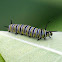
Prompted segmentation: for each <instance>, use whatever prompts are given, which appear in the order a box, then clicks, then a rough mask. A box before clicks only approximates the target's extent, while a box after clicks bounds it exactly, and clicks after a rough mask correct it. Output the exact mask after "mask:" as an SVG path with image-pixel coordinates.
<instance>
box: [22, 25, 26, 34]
mask: <svg viewBox="0 0 62 62" xmlns="http://www.w3.org/2000/svg"><path fill="white" fill-rule="evenodd" d="M25 26H27V25H24V26H23V27H22V34H24V28H25Z"/></svg>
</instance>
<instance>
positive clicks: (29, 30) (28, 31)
mask: <svg viewBox="0 0 62 62" xmlns="http://www.w3.org/2000/svg"><path fill="white" fill-rule="evenodd" d="M30 29H31V27H30V28H29V30H28V36H29V32H30Z"/></svg>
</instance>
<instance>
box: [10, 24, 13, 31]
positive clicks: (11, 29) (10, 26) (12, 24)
mask: <svg viewBox="0 0 62 62" xmlns="http://www.w3.org/2000/svg"><path fill="white" fill-rule="evenodd" d="M12 25H13V24H11V25H10V31H11V32H12Z"/></svg>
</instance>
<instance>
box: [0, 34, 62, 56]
mask: <svg viewBox="0 0 62 62" xmlns="http://www.w3.org/2000/svg"><path fill="white" fill-rule="evenodd" d="M0 35H3V36H6V37H9V38H12V39H15V40H18V41H20V42H23V43H27V44H30V45H32V46H36V47H38V48H41V49H45V50H48V51H51V52H53V53H56V54H59V55H62V52H60V51H58V50H55V49H52V48H48V47H45V46H42V45H38V44H35V43H32V42H29V41H25V40H22V39H18V38H15V37H13V36H9V35H5V34H3V33H0Z"/></svg>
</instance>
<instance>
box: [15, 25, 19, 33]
mask: <svg viewBox="0 0 62 62" xmlns="http://www.w3.org/2000/svg"><path fill="white" fill-rule="evenodd" d="M17 26H18V24H17V25H16V28H15V30H16V34H17Z"/></svg>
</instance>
